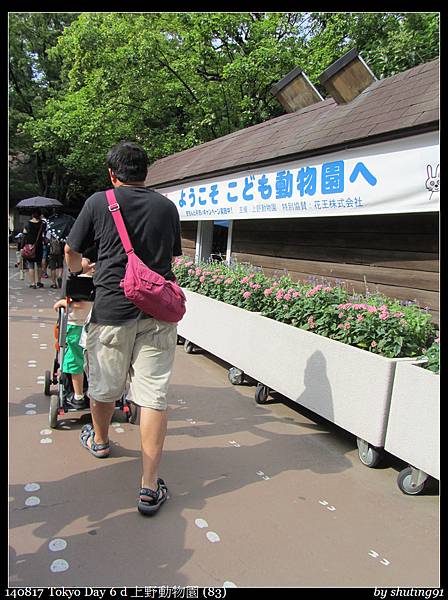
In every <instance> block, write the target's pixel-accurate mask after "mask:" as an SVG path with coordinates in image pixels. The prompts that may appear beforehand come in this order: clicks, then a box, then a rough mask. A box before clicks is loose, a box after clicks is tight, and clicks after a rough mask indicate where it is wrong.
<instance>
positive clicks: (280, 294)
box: [275, 290, 283, 300]
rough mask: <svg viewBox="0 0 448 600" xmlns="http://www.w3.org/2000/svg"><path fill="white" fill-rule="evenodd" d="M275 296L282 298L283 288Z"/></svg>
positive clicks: (278, 298)
mask: <svg viewBox="0 0 448 600" xmlns="http://www.w3.org/2000/svg"><path fill="white" fill-rule="evenodd" d="M275 297H276V298H277V300H281V299H282V298H283V290H278V292H277V293H276V294H275Z"/></svg>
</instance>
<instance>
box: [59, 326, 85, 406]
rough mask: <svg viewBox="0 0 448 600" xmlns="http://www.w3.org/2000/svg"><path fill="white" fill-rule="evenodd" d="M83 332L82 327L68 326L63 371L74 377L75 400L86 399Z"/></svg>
mask: <svg viewBox="0 0 448 600" xmlns="http://www.w3.org/2000/svg"><path fill="white" fill-rule="evenodd" d="M81 332H82V327H81V326H79V325H67V333H66V343H67V347H66V352H65V355H64V363H63V365H62V371H63V372H64V373H70V375H71V377H72V384H73V392H74V395H75V400H80V399H81V398H84V356H83V349H82V348H81V346H80V345H79V338H80V336H81Z"/></svg>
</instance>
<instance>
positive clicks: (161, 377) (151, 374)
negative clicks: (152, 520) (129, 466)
mask: <svg viewBox="0 0 448 600" xmlns="http://www.w3.org/2000/svg"><path fill="white" fill-rule="evenodd" d="M176 342H177V328H176V326H175V325H171V324H168V323H161V322H160V321H155V320H154V319H146V320H143V321H141V322H140V323H139V325H138V330H137V335H136V338H135V343H134V351H133V355H132V363H131V368H130V371H129V375H130V383H131V393H132V398H133V399H134V401H135V403H136V404H137V405H138V406H139V407H140V435H141V448H142V466H143V474H142V487H145V488H149V489H151V490H154V491H156V490H157V488H158V484H157V479H158V477H159V464H160V459H161V456H162V450H163V444H164V441H165V435H166V430H167V401H166V394H167V392H168V385H169V381H170V377H171V371H172V367H173V362H174V355H175V350H176ZM142 499H146V498H145V496H142ZM148 500H150V498H148Z"/></svg>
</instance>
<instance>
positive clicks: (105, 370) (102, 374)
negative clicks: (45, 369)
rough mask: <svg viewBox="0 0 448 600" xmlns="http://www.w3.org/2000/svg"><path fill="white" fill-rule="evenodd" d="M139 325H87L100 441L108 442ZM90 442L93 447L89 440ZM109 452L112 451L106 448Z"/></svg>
mask: <svg viewBox="0 0 448 600" xmlns="http://www.w3.org/2000/svg"><path fill="white" fill-rule="evenodd" d="M136 328H137V325H136V323H135V324H134V323H131V324H130V325H121V326H108V325H98V324H96V323H90V324H89V326H88V330H87V342H86V353H85V360H86V373H87V379H88V381H89V389H88V396H89V398H90V411H91V414H92V424H93V429H94V431H95V437H94V441H95V443H97V444H107V443H109V425H110V422H111V420H112V416H113V414H114V411H115V403H116V400H118V399H119V398H120V396H121V395H122V394H123V393H124V390H125V386H126V377H127V372H128V369H129V363H130V356H131V354H132V347H133V343H134V336H135V331H136ZM99 398H101V400H99ZM87 443H88V445H89V446H91V444H90V441H89V442H87ZM108 453H109V450H105V451H104V454H108Z"/></svg>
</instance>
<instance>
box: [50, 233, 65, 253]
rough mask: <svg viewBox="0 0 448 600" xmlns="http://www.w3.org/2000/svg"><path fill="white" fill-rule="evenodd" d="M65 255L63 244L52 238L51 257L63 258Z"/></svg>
mask: <svg viewBox="0 0 448 600" xmlns="http://www.w3.org/2000/svg"><path fill="white" fill-rule="evenodd" d="M62 254H63V243H62V242H61V241H60V240H58V238H56V237H54V236H53V235H52V236H51V238H50V255H51V256H62Z"/></svg>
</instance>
